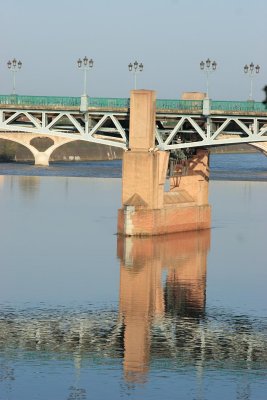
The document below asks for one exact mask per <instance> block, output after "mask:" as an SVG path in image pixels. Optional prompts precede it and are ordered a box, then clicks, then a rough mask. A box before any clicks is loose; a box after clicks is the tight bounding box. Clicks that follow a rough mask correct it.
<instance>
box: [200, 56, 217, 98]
mask: <svg viewBox="0 0 267 400" xmlns="http://www.w3.org/2000/svg"><path fill="white" fill-rule="evenodd" d="M217 65H218V64H217V63H216V61H213V62H211V60H210V59H209V58H208V59H207V60H206V62H204V61H201V63H200V69H201V71H203V72H205V74H206V88H207V91H206V98H207V99H208V98H209V76H210V74H211V73H212V72H214V71H215V70H216V68H217Z"/></svg>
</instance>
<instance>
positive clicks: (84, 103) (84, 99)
mask: <svg viewBox="0 0 267 400" xmlns="http://www.w3.org/2000/svg"><path fill="white" fill-rule="evenodd" d="M77 65H78V68H79V69H81V70H83V94H82V95H81V106H80V111H82V112H86V111H88V96H87V71H89V69H90V68H93V65H94V61H93V59H92V58H90V60H89V59H88V58H87V57H86V56H85V57H84V59H83V60H82V59H81V58H79V59H78V60H77Z"/></svg>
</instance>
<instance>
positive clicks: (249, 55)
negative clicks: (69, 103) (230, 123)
mask: <svg viewBox="0 0 267 400" xmlns="http://www.w3.org/2000/svg"><path fill="white" fill-rule="evenodd" d="M0 1H1V3H2V4H1V5H2V7H1V14H2V15H1V24H0V37H1V47H0V93H2V94H9V93H11V90H12V76H11V72H10V71H9V70H8V69H7V66H6V62H7V61H8V60H9V59H11V58H13V57H16V58H18V59H20V60H21V61H22V63H23V66H22V69H21V71H19V72H18V73H17V74H16V75H17V93H19V94H25V95H26V94H28V95H30V94H31V95H59V96H79V95H80V94H81V92H82V88H83V75H82V71H79V70H78V68H77V64H76V61H77V59H78V58H79V57H84V56H85V55H87V56H88V57H89V58H93V59H94V62H95V63H94V67H93V69H92V70H90V71H89V76H88V92H89V95H91V96H93V97H128V96H129V91H130V89H131V88H132V87H133V74H131V73H130V72H129V71H128V67H127V66H128V63H129V62H130V61H132V62H133V61H135V59H136V60H137V61H139V62H143V64H144V71H143V72H142V73H139V74H138V77H137V81H138V87H139V88H144V89H153V90H156V91H157V97H158V98H180V96H181V93H182V92H184V91H205V87H206V86H205V74H204V73H203V72H202V71H200V68H199V62H200V61H201V60H202V59H203V60H204V61H205V60H206V59H207V58H208V57H209V58H210V59H211V60H212V61H213V60H216V61H217V63H218V70H217V71H216V72H214V73H213V74H212V75H211V76H210V96H211V97H212V98H213V99H217V100H227V99H229V100H247V98H248V95H249V86H250V81H249V77H248V76H247V75H245V74H244V72H243V67H244V65H245V64H247V63H250V62H251V61H253V62H254V63H255V64H259V65H260V66H261V70H260V73H259V75H258V76H256V77H255V78H254V80H253V82H254V84H253V97H254V98H255V100H257V101H262V100H263V98H264V93H263V91H262V88H263V87H264V86H265V84H267V59H266V38H267V1H266V0H254V1H252V0H135V1H134V0H131V1H128V0H76V1H75V0H71V1H70V0H45V1H40V0H9V1H4V0H0Z"/></svg>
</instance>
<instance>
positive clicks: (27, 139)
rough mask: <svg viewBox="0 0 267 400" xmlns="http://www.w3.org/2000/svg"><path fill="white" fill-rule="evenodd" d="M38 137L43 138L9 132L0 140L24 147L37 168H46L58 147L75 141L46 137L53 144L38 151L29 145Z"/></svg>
mask: <svg viewBox="0 0 267 400" xmlns="http://www.w3.org/2000/svg"><path fill="white" fill-rule="evenodd" d="M38 137H43V136H41V135H40V136H38V135H36V134H31V133H24V134H23V135H21V134H20V133H19V132H17V133H15V132H14V133H13V132H12V133H10V132H9V133H8V135H6V134H5V133H1V134H0V139H3V140H9V141H11V142H15V143H18V144H21V145H22V146H24V147H26V148H27V149H28V150H29V151H30V152H31V154H32V155H33V157H34V164H35V165H39V166H48V165H49V159H50V156H51V154H52V153H53V151H54V150H56V149H57V148H58V147H60V146H62V145H63V144H66V143H69V142H73V141H74V140H76V139H73V138H64V137H57V136H48V135H47V137H48V138H49V139H51V140H52V141H53V144H51V145H50V146H49V147H47V148H46V150H44V151H40V150H38V149H37V148H36V147H35V146H33V145H32V144H31V143H32V140H33V139H36V138H38Z"/></svg>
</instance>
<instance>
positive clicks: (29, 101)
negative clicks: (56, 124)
mask: <svg viewBox="0 0 267 400" xmlns="http://www.w3.org/2000/svg"><path fill="white" fill-rule="evenodd" d="M0 104H1V105H20V106H23V105H25V106H59V107H60V106H63V107H79V106H80V104H81V98H80V97H61V96H21V95H0ZM88 105H89V107H95V108H129V107H130V99H129V98H105V97H89V98H88ZM156 107H157V109H158V110H166V111H167V110H184V111H185V110H186V111H197V112H199V113H202V110H203V101H202V100H168V99H158V100H157V101H156ZM210 109H211V112H212V111H224V112H225V111H229V112H234V111H240V112H242V111H244V112H249V111H252V112H253V111H254V112H267V108H266V105H265V104H263V103H262V102H256V101H217V100H211V108H210Z"/></svg>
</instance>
